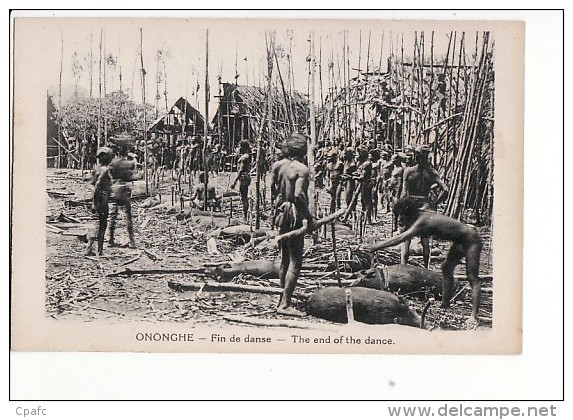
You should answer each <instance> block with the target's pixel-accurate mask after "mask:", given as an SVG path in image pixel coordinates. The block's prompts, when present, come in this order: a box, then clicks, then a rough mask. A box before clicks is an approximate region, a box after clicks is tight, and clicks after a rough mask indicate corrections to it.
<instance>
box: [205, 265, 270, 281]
mask: <svg viewBox="0 0 573 420" xmlns="http://www.w3.org/2000/svg"><path fill="white" fill-rule="evenodd" d="M205 272H206V273H207V274H209V275H211V276H214V277H216V278H217V279H218V280H219V281H222V282H227V281H231V280H232V279H233V277H235V276H238V275H239V274H250V275H252V276H255V277H260V278H262V279H272V278H277V277H278V276H279V266H278V263H277V262H275V261H269V260H252V261H243V262H227V263H222V264H217V265H216V266H213V267H208V268H207V269H206V270H205Z"/></svg>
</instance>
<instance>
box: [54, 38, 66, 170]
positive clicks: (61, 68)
mask: <svg viewBox="0 0 573 420" xmlns="http://www.w3.org/2000/svg"><path fill="white" fill-rule="evenodd" d="M61 40H62V49H61V55H60V85H59V93H58V164H57V165H55V166H56V167H57V168H61V166H62V146H61V144H62V73H63V71H64V37H63V36H61Z"/></svg>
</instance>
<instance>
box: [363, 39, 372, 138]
mask: <svg viewBox="0 0 573 420" xmlns="http://www.w3.org/2000/svg"><path fill="white" fill-rule="evenodd" d="M371 33H372V31H368V48H367V50H366V76H365V78H364V90H363V91H362V100H363V101H365V100H366V98H367V97H368V95H367V91H368V71H369V70H370V37H371ZM365 108H366V106H365V105H362V141H363V142H364V138H365V136H366V132H365V130H366V109H365Z"/></svg>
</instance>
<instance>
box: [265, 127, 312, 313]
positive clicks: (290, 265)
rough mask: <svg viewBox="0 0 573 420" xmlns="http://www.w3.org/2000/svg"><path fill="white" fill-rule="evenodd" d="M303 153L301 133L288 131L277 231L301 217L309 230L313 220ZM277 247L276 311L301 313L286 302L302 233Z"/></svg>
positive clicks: (280, 171) (297, 270)
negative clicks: (279, 291) (278, 292)
mask: <svg viewBox="0 0 573 420" xmlns="http://www.w3.org/2000/svg"><path fill="white" fill-rule="evenodd" d="M306 153H307V139H306V137H304V136H303V135H302V134H298V133H295V134H292V135H291V136H290V138H289V139H288V140H287V141H286V142H285V144H284V147H283V155H284V157H285V159H286V160H287V161H286V162H283V163H282V164H281V165H280V167H279V169H278V178H277V184H278V187H279V195H278V200H277V207H276V210H275V217H274V225H275V226H277V227H278V228H279V231H280V233H286V232H290V231H292V230H295V229H298V228H300V227H302V226H303V220H305V219H306V220H307V226H308V227H309V229H312V228H313V227H314V224H315V223H316V220H315V217H314V216H313V215H312V214H311V213H310V210H309V208H308V205H309V204H308V203H309V201H308V185H309V169H308V167H307V166H306V165H305V164H304V163H303V162H304V158H305V156H306ZM279 247H280V250H281V265H280V270H279V277H280V280H281V287H282V288H283V294H282V296H281V299H280V301H279V305H278V308H277V313H279V314H283V315H294V316H301V315H302V313H301V312H300V311H298V310H296V309H294V308H292V307H291V306H290V305H291V298H292V295H293V292H294V289H295V287H296V283H297V281H298V276H299V274H300V269H301V267H302V257H303V249H304V236H303V235H300V236H295V237H293V238H289V239H286V240H282V241H280V243H279Z"/></svg>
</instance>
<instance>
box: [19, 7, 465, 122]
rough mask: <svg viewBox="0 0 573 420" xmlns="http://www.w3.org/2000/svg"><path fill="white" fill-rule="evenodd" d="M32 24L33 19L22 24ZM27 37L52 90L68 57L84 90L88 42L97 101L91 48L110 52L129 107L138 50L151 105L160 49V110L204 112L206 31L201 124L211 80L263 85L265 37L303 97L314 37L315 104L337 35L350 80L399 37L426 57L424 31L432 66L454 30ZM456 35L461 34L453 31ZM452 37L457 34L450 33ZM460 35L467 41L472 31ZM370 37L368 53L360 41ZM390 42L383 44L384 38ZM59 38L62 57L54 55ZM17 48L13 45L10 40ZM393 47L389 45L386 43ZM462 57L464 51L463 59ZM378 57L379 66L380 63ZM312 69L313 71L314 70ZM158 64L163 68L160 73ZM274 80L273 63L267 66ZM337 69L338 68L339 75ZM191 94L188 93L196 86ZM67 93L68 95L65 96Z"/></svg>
mask: <svg viewBox="0 0 573 420" xmlns="http://www.w3.org/2000/svg"><path fill="white" fill-rule="evenodd" d="M24 19H33V18H24ZM34 23H36V26H35V28H36V29H35V32H36V33H37V34H38V35H39V36H38V38H37V40H35V42H39V43H40V46H39V47H40V49H41V50H42V51H45V52H46V54H45V55H42V56H41V57H40V58H39V59H40V61H41V66H42V69H43V71H44V73H45V76H46V80H47V84H48V86H50V87H52V88H53V87H54V86H57V85H58V82H59V72H60V61H61V60H62V59H63V60H62V84H63V85H65V86H66V85H67V86H68V87H70V86H74V84H75V79H74V74H73V71H72V61H73V59H72V57H73V55H74V53H77V58H78V61H79V63H80V64H81V66H82V70H81V71H80V72H79V74H80V76H79V82H78V85H79V86H80V89H81V88H83V89H85V91H86V92H89V86H90V82H89V70H88V68H89V54H90V44H91V50H92V53H93V61H94V64H93V93H94V95H95V96H96V97H97V95H98V78H99V43H100V37H101V39H102V40H103V42H102V44H103V48H102V50H103V49H105V55H106V56H107V55H109V54H112V55H113V56H114V57H116V58H117V66H116V68H115V69H112V68H111V67H107V75H106V80H107V91H108V92H109V91H113V90H117V89H119V67H121V71H122V80H123V82H122V85H123V86H122V88H123V90H125V91H127V92H128V94H129V95H130V97H132V99H133V100H135V101H136V102H139V103H141V102H142V93H141V70H140V69H141V57H140V51H141V44H142V45H143V63H144V68H145V70H146V101H147V102H148V103H149V104H151V105H155V96H156V77H157V52H158V51H160V50H161V51H163V52H164V53H165V59H164V60H162V61H161V62H160V66H161V70H160V71H161V73H163V74H166V75H167V77H166V80H167V94H168V106H169V107H170V106H171V105H172V104H173V103H174V102H175V101H176V100H177V99H178V98H179V97H186V98H187V99H188V100H189V102H190V103H191V105H193V106H194V107H196V108H198V109H199V110H200V111H201V113H203V114H204V113H205V106H204V103H205V100H204V95H205V90H204V86H205V72H206V68H205V62H206V59H205V57H206V32H207V29H208V31H209V34H208V41H209V45H208V51H209V85H210V93H211V99H210V104H209V105H210V107H209V118H210V119H211V118H212V116H213V115H214V113H215V111H216V107H217V100H216V98H214V97H213V96H214V95H217V93H218V92H217V90H218V76H219V75H220V76H221V79H222V81H223V82H234V81H235V74H236V73H238V74H239V78H238V79H237V80H238V83H239V84H249V85H259V86H264V85H265V84H266V81H265V73H266V65H267V63H266V44H265V33H267V35H268V33H269V32H268V31H274V33H275V34H276V44H277V45H278V46H281V47H282V49H283V50H284V51H285V52H288V51H289V49H292V54H291V57H292V58H291V63H292V64H291V65H292V74H293V77H294V86H295V88H296V90H298V91H299V92H301V93H303V94H306V93H307V91H308V86H309V85H308V83H309V71H308V62H307V57H308V56H309V53H310V42H309V38H310V37H311V33H312V36H314V40H315V41H314V48H315V58H316V60H317V67H316V85H315V86H316V90H315V92H316V93H315V95H316V96H315V98H316V100H317V101H319V100H320V77H319V70H320V69H321V68H322V72H321V74H322V89H323V94H324V95H326V90H327V89H328V85H329V78H328V70H327V69H328V63H329V61H331V60H332V61H333V62H334V63H335V67H334V68H335V72H336V77H338V76H337V74H338V63H340V65H342V62H343V58H342V54H343V38H344V35H343V33H344V32H346V33H347V39H348V46H349V52H350V53H349V60H350V67H351V68H352V69H354V70H352V73H351V75H352V76H356V74H357V71H356V70H355V69H358V68H359V64H360V68H361V69H362V70H366V61H367V60H366V59H367V57H368V58H369V60H368V63H369V64H368V67H369V68H372V67H378V66H379V64H380V62H382V69H383V70H385V68H386V61H387V58H388V56H389V55H390V52H391V48H394V51H395V54H397V55H398V56H399V55H400V51H399V50H398V48H399V46H400V44H401V41H402V38H403V42H404V54H405V55H406V56H411V55H412V54H413V45H414V38H415V34H416V32H417V35H418V36H420V33H421V32H422V31H424V35H425V55H426V57H429V56H430V48H431V45H430V44H431V42H430V39H431V32H432V30H434V57H435V60H440V59H441V58H443V57H444V56H445V54H446V50H447V46H448V35H449V33H450V31H451V30H453V29H456V28H453V27H452V26H451V25H450V26H447V27H435V24H428V25H424V24H420V23H417V25H416V26H414V27H413V26H411V25H407V24H405V23H403V22H398V21H396V22H391V23H390V22H385V21H360V22H357V21H333V20H329V21H328V20H325V21H317V20H298V21H292V20H291V21H287V20H241V19H219V20H202V19H165V18H161V19H159V18H148V19H139V18H138V19H135V18H122V19H118V18H116V19H111V18H43V19H40V18H38V20H37V21H35V22H34ZM16 28H17V24H16ZM460 29H463V28H460ZM458 36H459V35H458ZM467 36H468V37H471V38H472V39H473V38H475V30H474V32H471V33H468V35H467ZM369 39H370V52H368V43H369ZM391 39H392V40H393V41H394V42H393V43H392V42H390V40H391ZM62 40H63V54H62V50H61V48H62ZM16 43H17V39H16ZM392 44H393V45H392ZM469 54H470V52H469V51H468V55H469ZM381 58H382V60H381ZM319 65H320V67H319ZM163 66H165V67H164V68H163ZM280 66H281V74H282V77H283V78H284V79H285V82H286V79H287V78H288V66H287V60H286V58H283V59H281V62H280ZM274 71H275V75H276V65H275V70H274ZM341 71H342V70H341ZM197 85H199V91H198V93H196V92H195V91H196V87H197ZM69 90H70V89H68V91H69ZM164 90H165V89H164V86H163V84H162V85H161V86H160V88H159V92H160V94H161V99H160V101H159V110H160V111H164V110H165V99H164V96H163V92H164Z"/></svg>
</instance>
